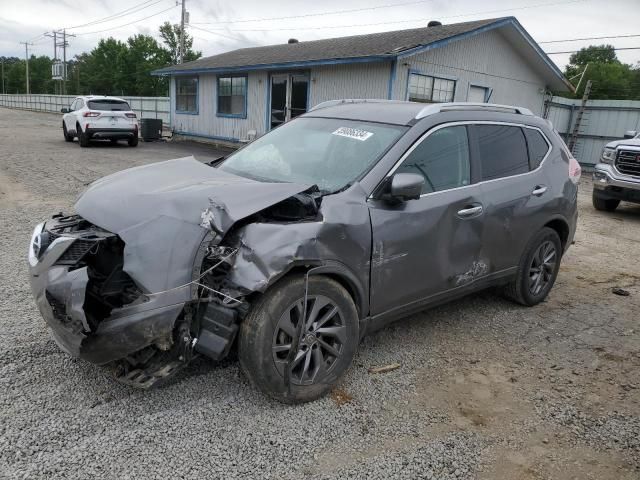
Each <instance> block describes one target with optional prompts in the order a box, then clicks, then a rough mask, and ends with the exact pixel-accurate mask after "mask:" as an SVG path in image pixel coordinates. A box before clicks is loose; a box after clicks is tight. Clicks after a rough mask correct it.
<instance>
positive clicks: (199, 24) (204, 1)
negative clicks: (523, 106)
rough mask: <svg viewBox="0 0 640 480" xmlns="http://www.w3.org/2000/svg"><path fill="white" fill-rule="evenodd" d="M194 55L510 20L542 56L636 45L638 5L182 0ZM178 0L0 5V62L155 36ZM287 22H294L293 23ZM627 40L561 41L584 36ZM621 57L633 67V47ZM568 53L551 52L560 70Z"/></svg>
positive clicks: (553, 0) (617, 0)
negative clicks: (58, 40) (61, 47)
mask: <svg viewBox="0 0 640 480" xmlns="http://www.w3.org/2000/svg"><path fill="white" fill-rule="evenodd" d="M185 1H186V9H187V11H188V12H189V17H190V21H189V23H190V26H189V33H190V34H191V35H192V36H193V37H194V48H195V49H196V50H200V51H201V52H202V53H203V55H204V56H208V55H215V54H217V53H221V52H225V51H229V50H234V49H236V48H242V47H250V46H258V45H271V44H278V43H285V42H286V41H287V40H288V39H289V38H297V39H298V40H300V41H304V40H316V39H320V38H331V37H341V36H347V35H357V34H363V33H372V32H381V31H389V30H401V29H406V28H416V27H421V26H426V25H427V23H428V22H429V20H439V21H441V22H442V23H445V24H446V23H457V22H464V21H470V20H478V19H485V18H496V17H502V16H515V17H516V18H517V19H518V20H519V21H520V23H521V24H522V25H523V26H524V27H525V29H526V30H527V31H528V32H529V33H530V34H531V35H532V36H533V38H534V39H535V40H536V41H537V42H539V43H540V45H541V47H542V48H543V49H544V50H545V51H546V52H565V51H573V50H578V49H580V48H581V47H585V46H588V45H589V44H594V43H595V44H601V43H609V44H612V45H614V46H615V47H616V48H629V47H640V0H323V1H310V0H263V1H256V0H235V1H232V2H230V1H228V0H226V1H220V0H185ZM176 3H177V2H176V0H146V1H144V0H108V1H105V0H82V1H78V0H20V1H16V0H0V56H17V57H20V58H24V55H25V47H24V45H22V44H20V42H25V41H27V42H31V43H33V45H30V46H29V51H30V53H33V54H35V55H48V56H53V39H51V38H48V37H45V36H43V33H44V32H50V31H52V30H54V29H62V28H66V29H67V32H68V33H70V34H74V35H76V36H75V37H69V44H70V45H69V48H68V50H67V58H72V57H73V56H74V55H76V54H79V53H82V52H84V51H90V50H91V49H92V48H93V47H94V46H95V45H96V44H97V43H98V41H99V40H100V39H101V38H107V37H109V36H112V37H114V38H116V39H119V40H123V41H125V40H126V39H127V38H128V37H129V36H132V35H135V34H147V35H152V36H154V37H156V38H159V36H158V27H159V26H160V25H161V24H162V23H163V22H165V21H170V22H172V23H179V21H180V7H179V6H178V5H176ZM292 17H294V18H292ZM613 35H638V36H636V37H628V38H610V39H602V40H582V41H563V42H557V43H543V42H550V41H555V40H569V39H576V38H585V37H604V36H613ZM617 54H618V58H619V59H620V60H621V61H623V62H625V63H630V64H637V63H638V62H640V49H638V50H620V51H618V52H617ZM569 56H570V54H568V53H567V54H554V55H550V58H552V60H553V61H555V62H556V64H557V65H558V66H560V67H561V68H563V67H564V66H565V64H566V63H567V62H568V61H569Z"/></svg>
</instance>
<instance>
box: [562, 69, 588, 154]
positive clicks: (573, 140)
mask: <svg viewBox="0 0 640 480" xmlns="http://www.w3.org/2000/svg"><path fill="white" fill-rule="evenodd" d="M591 84H592V82H591V80H589V81H587V84H586V85H585V87H584V94H583V95H582V103H581V104H580V109H579V110H578V114H577V115H576V121H575V123H574V124H573V130H572V131H571V137H569V143H568V145H567V147H569V151H570V152H571V154H572V155H573V156H574V157H577V152H576V151H575V150H576V145H577V143H578V135H579V134H580V128H581V127H583V126H584V120H585V117H584V115H585V110H586V108H587V100H589V94H590V93H591Z"/></svg>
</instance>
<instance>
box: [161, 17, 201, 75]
mask: <svg viewBox="0 0 640 480" xmlns="http://www.w3.org/2000/svg"><path fill="white" fill-rule="evenodd" d="M180 30H181V29H180V25H178V24H176V25H172V24H171V23H169V22H164V23H163V24H162V25H161V26H160V37H161V38H162V42H163V43H164V44H165V45H166V51H167V53H168V58H167V62H168V63H169V64H171V65H175V64H177V63H178V58H179V56H180ZM201 56H202V52H196V51H194V50H193V38H192V37H191V36H189V34H188V33H187V32H186V31H185V33H184V61H185V62H190V61H192V60H197V59H198V58H200V57H201Z"/></svg>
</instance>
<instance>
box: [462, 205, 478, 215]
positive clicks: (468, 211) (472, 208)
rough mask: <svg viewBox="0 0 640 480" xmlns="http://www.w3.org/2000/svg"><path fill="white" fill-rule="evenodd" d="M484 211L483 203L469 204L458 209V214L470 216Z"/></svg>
mask: <svg viewBox="0 0 640 480" xmlns="http://www.w3.org/2000/svg"><path fill="white" fill-rule="evenodd" d="M481 213H482V205H469V206H468V207H465V208H463V209H462V210H458V216H459V217H462V218H469V217H473V216H475V215H480V214H481Z"/></svg>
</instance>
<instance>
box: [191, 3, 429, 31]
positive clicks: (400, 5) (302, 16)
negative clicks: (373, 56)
mask: <svg viewBox="0 0 640 480" xmlns="http://www.w3.org/2000/svg"><path fill="white" fill-rule="evenodd" d="M431 1H433V0H414V1H412V2H403V3H392V4H387V5H378V6H374V7H363V8H351V9H348V10H332V11H328V12H321V13H306V14H303V15H291V16H287V17H270V18H246V19H241V20H220V21H218V22H200V23H198V25H219V24H223V23H224V24H228V23H248V22H266V21H269V20H288V19H292V18H307V17H319V16H324V15H339V14H341V13H355V12H364V11H367V10H380V9H383V8H393V7H403V6H406V5H416V4H419V3H427V2H431Z"/></svg>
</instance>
